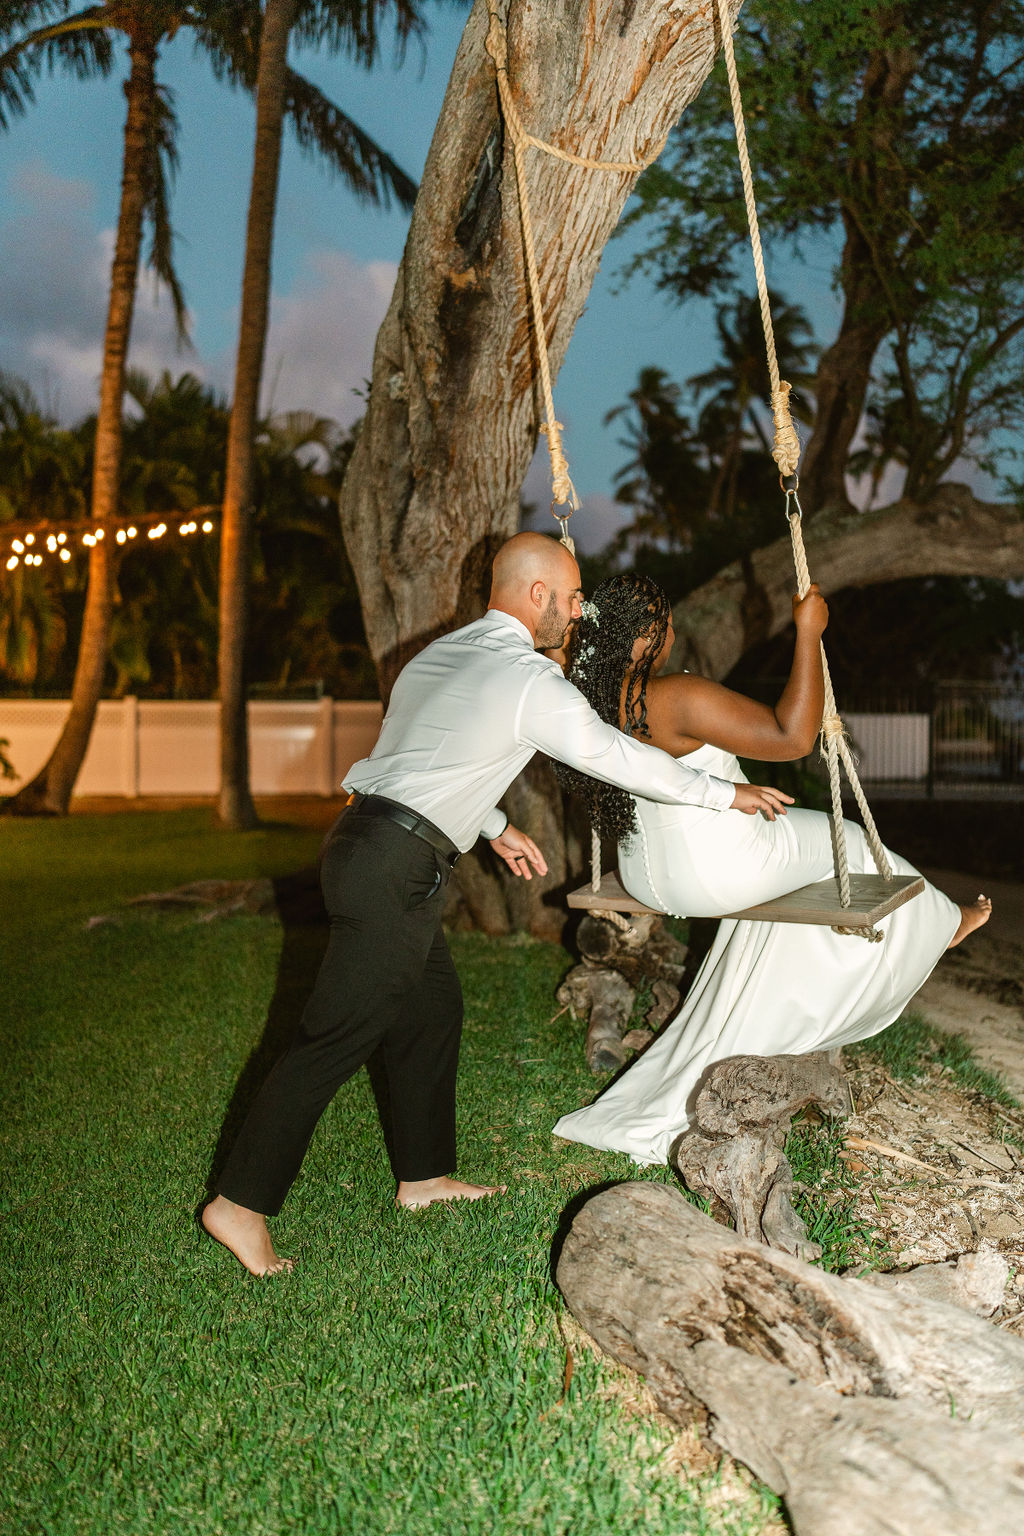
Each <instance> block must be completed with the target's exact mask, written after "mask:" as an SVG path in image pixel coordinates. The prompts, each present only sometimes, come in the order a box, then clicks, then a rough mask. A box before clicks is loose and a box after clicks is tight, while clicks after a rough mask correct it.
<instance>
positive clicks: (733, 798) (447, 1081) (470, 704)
mask: <svg viewBox="0 0 1024 1536" xmlns="http://www.w3.org/2000/svg"><path fill="white" fill-rule="evenodd" d="M581 597H582V593H581V591H580V573H579V568H578V566H577V564H576V561H575V560H574V559H573V557H572V556H571V555H570V553H569V551H568V550H567V549H566V548H565V546H564V545H562V544H559V543H556V542H555V540H553V539H550V538H547V537H545V536H544V535H543V534H537V533H521V534H517V535H516V537H515V538H513V539H510V540H509V541H508V543H507V544H505V545H504V546H503V547H502V548H501V549H500V550H499V552H498V555H497V558H496V559H495V562H494V569H493V583H492V587H491V597H490V606H489V610H488V612H487V613H486V614H485V615H484V617H483V618H482V619H478V620H476V622H475V623H472V624H468V625H466V626H465V628H464V629H460V630H457V631H456V632H455V633H454V634H451V635H445V636H443V637H442V638H441V639H440V640H435V641H434V642H433V644H432V645H428V646H427V647H426V649H425V650H423V651H421V652H420V654H419V655H418V656H417V657H415V658H414V659H413V660H412V661H411V662H410V663H409V665H408V666H407V667H406V668H405V669H404V670H403V672H402V673H401V675H400V676H399V678H398V681H397V682H396V684H395V688H394V692H393V694H392V696H391V702H390V705H389V707H388V711H387V714H386V716H385V719H384V724H383V726H382V727H381V733H380V737H379V739H378V741H377V745H376V746H375V747H374V749H373V751H372V753H371V754H370V756H369V757H368V758H364V759H363V761H362V762H359V763H356V764H355V765H354V767H353V768H352V769H350V771H349V773H348V774H347V776H346V778H345V784H344V787H345V788H346V789H348V790H350V791H351V792H352V799H351V802H350V805H349V808H348V809H347V810H346V811H345V812H344V814H343V815H342V816H341V817H340V818H339V820H338V822H337V823H336V824H335V826H334V828H333V829H332V831H331V833H330V835H329V838H328V842H327V846H326V850H325V853H324V858H323V868H322V875H321V880H322V885H323V891H324V899H325V902H326V905H327V910H328V913H329V915H330V919H331V934H330V940H329V942H328V947H327V953H326V955H325V957H324V962H323V965H322V966H321V969H320V973H319V975H318V977H317V980H316V985H315V986H314V989H313V993H312V995H311V997H310V999H309V1002H308V1003H307V1005H306V1009H305V1012H304V1013H303V1016H302V1020H301V1023H300V1025H299V1029H298V1032H297V1035H296V1038H295V1040H294V1041H293V1043H292V1045H291V1046H290V1047H289V1049H288V1050H287V1051H286V1052H285V1054H284V1056H282V1058H281V1059H280V1061H279V1062H278V1063H277V1065H276V1066H275V1067H274V1069H273V1071H272V1072H271V1074H270V1076H269V1077H268V1078H267V1081H266V1082H265V1084H264V1085H263V1087H262V1089H261V1090H260V1092H259V1094H258V1095H257V1097H256V1099H255V1101H254V1102H253V1105H252V1108H251V1109H250V1111H249V1114H248V1116H247V1118H246V1120H245V1123H244V1124H243V1126H242V1129H241V1131H240V1133H239V1136H238V1140H237V1141H236V1143H235V1145H234V1148H233V1149H232V1152H231V1156H230V1157H229V1159H228V1162H227V1164H226V1166H225V1168H224V1170H223V1173H222V1174H221V1176H220V1180H219V1184H218V1194H217V1196H216V1198H215V1199H214V1200H213V1201H211V1203H210V1204H209V1205H208V1206H207V1207H206V1209H205V1210H204V1211H203V1216H202V1220H203V1224H204V1226H205V1227H206V1230H207V1231H208V1232H209V1233H211V1235H212V1236H213V1237H215V1238H217V1239H218V1240H219V1241H220V1242H222V1243H223V1244H224V1245H225V1246H226V1247H227V1248H229V1249H230V1250H231V1252H232V1253H233V1254H234V1255H235V1256H236V1258H238V1259H239V1260H240V1262H241V1263H242V1264H244V1265H245V1267H246V1268H247V1269H248V1270H249V1271H250V1272H251V1273H252V1274H254V1275H265V1274H274V1273H276V1272H278V1271H280V1270H282V1269H290V1268H291V1261H290V1260H288V1259H282V1258H279V1257H278V1255H277V1254H276V1253H275V1251H274V1247H273V1244H272V1242H271V1240H270V1235H269V1233H268V1231H267V1224H266V1218H267V1216H272V1215H276V1214H277V1212H278V1210H279V1209H280V1207H281V1204H282V1203H283V1201H284V1198H285V1196H286V1195H287V1193H288V1190H289V1189H290V1188H291V1185H292V1183H293V1181H294V1179H295V1177H296V1175H297V1174H298V1171H299V1168H300V1166H301V1164H302V1159H303V1157H304V1155H305V1152H306V1148H307V1146H308V1145H309V1141H310V1138H311V1136H312V1134H313V1131H314V1130H315V1128H316V1124H317V1121H318V1120H319V1118H320V1116H321V1114H322V1113H323V1111H324V1110H325V1109H326V1107H327V1105H328V1104H329V1103H330V1101H331V1099H332V1098H333V1097H334V1094H335V1093H336V1092H337V1090H338V1088H339V1087H340V1086H341V1084H342V1083H343V1082H345V1081H346V1080H347V1079H348V1078H349V1077H351V1076H352V1075H353V1073H355V1072H357V1071H358V1070H359V1068H360V1067H361V1066H363V1064H364V1063H365V1062H366V1061H367V1060H368V1058H369V1057H370V1055H371V1054H372V1053H373V1052H374V1051H375V1050H376V1049H377V1048H378V1047H383V1056H384V1068H385V1073H386V1077H387V1082H388V1096H389V1100H390V1113H391V1120H392V1124H391V1127H390V1129H391V1138H392V1143H393V1150H392V1161H393V1166H394V1170H395V1174H396V1177H397V1180H398V1192H397V1196H396V1202H397V1204H398V1205H400V1206H405V1207H409V1208H416V1207H420V1206H424V1205H429V1204H431V1202H432V1201H435V1200H478V1199H480V1198H481V1197H482V1196H484V1195H491V1194H494V1193H496V1192H497V1191H496V1189H495V1188H493V1187H488V1186H484V1185H479V1184H466V1183H463V1182H462V1181H461V1180H458V1179H455V1178H453V1177H452V1169H453V1168H454V1166H455V1076H456V1068H457V1064H458V1052H459V1037H460V1033H461V1028H462V994H461V989H460V986H459V980H458V977H457V975H456V974H455V968H454V965H453V964H452V959H451V955H450V954H449V952H448V946H447V944H446V942H445V938H444V933H443V931H442V927H441V914H442V911H443V908H444V898H445V888H446V886H447V883H448V877H449V875H450V873H451V869H452V867H453V865H454V864H455V862H456V860H457V859H458V857H459V855H460V853H464V852H465V851H466V850H467V849H469V848H471V847H472V846H473V844H474V843H475V842H476V840H477V837H480V836H482V837H484V838H486V839H487V840H488V841H489V842H490V845H491V847H492V848H493V849H494V851H495V853H497V854H498V856H499V857H500V858H502V859H503V860H504V861H505V863H506V864H507V865H508V867H509V869H510V870H511V871H512V873H513V874H515V875H521V876H524V877H525V878H526V879H527V880H529V879H531V878H532V876H531V866H532V868H533V869H534V870H536V871H537V873H538V874H541V875H543V874H546V873H547V865H546V864H545V862H544V857H543V855H542V853H541V851H540V849H539V848H538V847H537V845H536V844H535V843H534V842H533V841H532V840H531V839H530V838H529V837H527V836H526V834H525V833H523V832H520V831H519V830H518V829H517V828H515V827H513V826H510V825H509V823H508V818H507V817H506V816H505V815H504V813H503V812H502V811H499V810H497V809H496V804H497V801H498V800H499V799H500V798H501V796H502V795H503V794H504V792H505V790H506V789H507V788H508V786H509V784H510V783H511V782H512V780H513V779H514V778H515V776H516V774H518V773H519V772H520V770H521V769H522V768H523V767H524V766H525V765H526V763H527V762H529V760H530V758H531V757H532V756H533V754H534V752H535V751H538V750H540V751H543V752H547V753H548V754H549V755H550V756H552V757H557V758H560V759H562V760H563V761H565V762H567V763H571V764H572V765H573V766H574V767H577V768H581V769H583V770H584V771H585V772H587V773H589V774H592V775H594V777H596V778H600V779H605V780H607V781H608V782H611V783H614V784H619V785H621V786H622V787H623V788H625V789H629V790H633V791H635V792H637V793H640V794H644V795H646V796H648V797H649V798H652V799H655V800H665V801H668V802H675V801H683V802H689V803H695V804H698V805H704V806H710V807H713V808H715V809H717V810H722V811H725V810H728V809H730V808H735V809H738V810H742V811H746V812H748V813H749V814H753V813H754V812H755V811H763V812H764V813H765V814H766V815H767V816H769V817H771V818H773V819H774V817H775V815H776V814H777V813H779V812H781V813H783V814H784V812H785V806H784V804H783V802H784V801H788V800H789V797H788V796H786V795H782V794H780V792H779V791H778V790H774V789H766V788H761V787H759V786H757V785H753V784H730V783H727V782H726V781H725V780H722V779H715V778H712V777H710V776H709V775H708V774H705V773H700V772H698V771H696V770H694V769H692V768H688V767H686V766H685V765H684V764H681V763H677V762H676V761H675V760H674V759H673V758H671V757H669V756H668V754H667V753H665V752H661V751H659V750H658V749H657V748H655V747H649V746H645V745H644V744H643V743H641V742H637V741H633V740H632V739H631V738H629V737H627V736H625V735H623V733H622V732H621V731H617V730H615V729H614V728H613V727H612V726H610V725H606V724H605V723H604V721H602V720H601V719H600V718H599V717H598V715H597V714H595V712H594V711H593V710H592V709H591V707H590V705H589V704H588V703H587V701H586V700H585V699H584V697H583V695H582V694H581V693H580V692H579V691H578V690H577V689H576V688H575V687H573V685H572V684H571V683H570V682H568V681H567V680H566V678H565V677H564V676H563V675H562V673H561V670H560V669H559V667H558V666H557V664H556V663H555V662H554V661H551V660H550V659H549V658H548V657H546V656H544V655H542V654H541V651H542V650H545V649H557V648H558V647H559V646H561V645H562V643H563V641H564V639H565V636H566V632H567V630H568V629H569V626H570V625H571V624H572V623H573V622H574V621H575V620H576V619H578V618H579V616H580V611H581V610H580V601H581ZM790 803H791V802H790Z"/></svg>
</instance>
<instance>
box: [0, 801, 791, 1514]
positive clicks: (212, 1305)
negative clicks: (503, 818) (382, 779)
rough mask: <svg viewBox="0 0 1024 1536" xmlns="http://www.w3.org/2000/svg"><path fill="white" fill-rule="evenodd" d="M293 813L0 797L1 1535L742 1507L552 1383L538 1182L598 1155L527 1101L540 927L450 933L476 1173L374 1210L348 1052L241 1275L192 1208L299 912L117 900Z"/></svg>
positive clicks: (547, 1095) (591, 1366) (572, 1035)
mask: <svg viewBox="0 0 1024 1536" xmlns="http://www.w3.org/2000/svg"><path fill="white" fill-rule="evenodd" d="M317 841H318V838H317V836H316V834H313V833H309V832H306V831H296V830H294V829H291V830H289V829H281V828H277V829H267V830H263V831H260V832H257V833H254V834H247V835H234V834H228V833H223V832H218V831H212V830H211V829H210V827H209V824H208V817H207V814H206V813H205V812H201V811H195V812H191V811H190V812H179V813H173V814H159V815H158V814H154V815H149V814H139V815H132V816H124V817H120V818H119V817H76V818H73V819H71V820H70V821H61V822H41V823H25V822H0V870H2V874H0V880H2V893H3V909H4V922H3V932H2V935H0V967H2V974H3V988H2V1006H3V1013H4V1018H3V1036H2V1038H3V1050H4V1057H5V1059H4V1068H5V1071H4V1075H3V1090H2V1092H3V1099H4V1103H3V1107H2V1112H0V1144H2V1152H3V1158H4V1167H5V1169H6V1170H7V1175H6V1179H5V1181H4V1184H3V1187H2V1191H0V1213H2V1216H3V1228H4V1237H3V1243H4V1248H3V1253H4V1259H5V1273H6V1276H7V1285H6V1293H7V1294H6V1297H5V1302H4V1310H3V1319H4V1328H3V1332H4V1334H5V1335H6V1337H5V1338H4V1339H3V1340H2V1344H3V1353H4V1365H5V1368H4V1373H3V1374H4V1385H3V1388H2V1389H0V1391H2V1398H0V1448H2V1455H3V1461H4V1465H5V1469H6V1470H5V1478H4V1488H3V1498H2V1500H0V1509H2V1510H3V1511H5V1512H6V1513H5V1514H4V1513H0V1528H3V1529H8V1530H11V1531H12V1532H17V1533H18V1536H44V1533H45V1536H64V1533H82V1536H86V1533H89V1536H92V1533H96V1536H100V1533H102V1536H109V1533H111V1532H115V1533H127V1536H150V1533H153V1536H157V1533H159V1536H219V1533H229V1536H234V1533H239V1536H241V1533H245V1536H262V1533H268V1536H269V1533H277V1532H280V1531H282V1530H290V1529H294V1530H298V1531H303V1532H305V1531H309V1532H315V1533H316V1536H329V1533H334V1532H338V1533H349V1532H359V1533H363V1532H365V1533H368V1536H378V1533H389V1532H395V1533H402V1536H428V1533H435V1532H437V1533H444V1536H449V1533H451V1536H463V1533H465V1536H470V1533H472V1536H476V1533H480V1536H484V1533H488V1536H490V1533H499V1536H501V1533H519V1532H531V1533H532V1532H540V1533H545V1536H547V1533H551V1536H556V1533H558V1536H560V1533H572V1536H605V1533H609V1536H610V1533H612V1532H615V1533H620V1532H626V1531H632V1530H639V1529H643V1530H644V1532H645V1536H688V1533H694V1536H698V1533H708V1536H710V1533H721V1536H747V1533H753V1532H755V1531H757V1530H760V1529H761V1526H762V1524H763V1521H764V1519H765V1517H766V1515H767V1514H768V1513H769V1512H770V1511H772V1510H773V1509H774V1508H775V1501H774V1500H773V1499H772V1498H771V1496H770V1495H768V1494H765V1493H763V1492H761V1491H760V1490H757V1489H752V1490H751V1491H750V1494H749V1496H748V1497H747V1498H746V1499H744V1500H741V1501H740V1502H739V1503H731V1504H725V1505H723V1504H722V1503H721V1502H720V1501H719V1500H717V1499H715V1498H714V1497H713V1496H712V1495H713V1491H714V1484H715V1481H716V1480H715V1478H714V1477H713V1476H707V1475H705V1476H703V1477H702V1478H699V1479H696V1478H695V1479H693V1480H690V1481H683V1480H681V1479H680V1478H679V1477H678V1476H677V1475H676V1474H675V1473H673V1472H672V1471H671V1470H670V1468H669V1467H668V1466H667V1465H666V1463H665V1453H666V1451H667V1449H668V1447H669V1445H670V1443H671V1436H670V1435H669V1434H668V1433H666V1432H665V1431H664V1430H663V1429H662V1428H661V1427H659V1426H658V1425H657V1424H656V1423H650V1422H649V1421H646V1420H644V1419H641V1418H637V1417H636V1416H632V1415H630V1413H629V1412H628V1411H627V1409H626V1408H625V1407H624V1406H623V1402H622V1399H621V1396H620V1395H617V1394H616V1392H615V1391H614V1390H613V1387H614V1381H615V1375H614V1372H613V1371H612V1369H611V1368H610V1367H608V1366H607V1365H605V1364H604V1363H602V1362H599V1361H597V1360H595V1359H594V1358H592V1357H591V1355H590V1354H589V1353H581V1354H580V1355H579V1357H578V1358H577V1359H576V1360H575V1371H574V1374H573V1378H572V1384H571V1386H570V1388H569V1391H568V1394H567V1395H566V1397H565V1400H564V1401H561V1402H560V1399H561V1398H562V1385H563V1377H564V1372H565V1346H564V1344H563V1341H562V1338H561V1334H560V1332H559V1327H558V1324H559V1315H560V1309H561V1302H560V1299H559V1297H558V1294H557V1292H556V1290H555V1288H554V1286H553V1283H552V1280H551V1275H550V1263H551V1252H552V1243H553V1240H554V1238H555V1235H556V1233H557V1231H558V1229H559V1226H560V1223H561V1222H562V1221H563V1219H564V1212H565V1209H566V1206H567V1205H568V1204H569V1202H570V1201H572V1200H573V1199H574V1198H575V1197H576V1196H578V1195H579V1194H580V1192H581V1191H583V1190H586V1189H588V1188H591V1187H593V1186H595V1185H598V1184H600V1183H602V1182H604V1181H606V1180H611V1179H624V1178H633V1177H644V1176H649V1177H656V1178H665V1177H668V1175H667V1172H664V1171H661V1170H658V1171H656V1172H654V1173H653V1174H649V1175H641V1174H638V1172H637V1170H635V1169H633V1168H632V1167H631V1165H630V1164H629V1163H628V1162H627V1160H626V1159H625V1158H622V1157H617V1156H614V1155H610V1154H602V1153H597V1152H590V1151H588V1150H587V1149H583V1148H578V1147H571V1148H567V1147H565V1146H564V1145H562V1146H558V1147H556V1145H555V1144H554V1143H553V1142H552V1139H551V1137H550V1126H551V1124H552V1123H553V1121H554V1119H555V1117H556V1116H557V1115H558V1114H559V1113H561V1112H562V1111H564V1110H566V1109H568V1108H572V1107H575V1106H576V1105H577V1104H579V1103H582V1102H584V1101H586V1100H587V1099H589V1098H590V1097H591V1096H592V1094H593V1091H594V1083H593V1080H592V1078H591V1077H590V1075H589V1073H588V1072H587V1071H586V1068H585V1065H584V1063H583V1059H582V1049H581V1045H582V1042H581V1039H580V1035H579V1031H578V1030H577V1029H575V1028H573V1027H572V1026H570V1025H568V1023H567V1020H566V1019H565V1018H562V1019H559V1020H557V1021H556V1022H551V1019H552V1015H554V1014H555V1013H556V1011H557V1004H556V1003H555V1001H554V989H555V986H556V984H557V981H558V980H559V978H560V976H561V974H562V973H563V972H564V970H565V968H566V966H567V964H568V958H567V956H566V955H565V954H564V952H563V951H562V950H560V949H558V948H557V947H555V946H552V945H543V944H536V943H529V942H527V943H516V942H514V941H500V940H485V939H482V938H478V937H476V936H474V935H469V936H463V937H460V938H459V939H458V940H457V941H456V942H455V945H454V947H455V949H456V957H457V962H458V964H459V968H460V971H461V973H462V976H463V979H464V983H465V990H466V999H467V1024H466V1036H465V1044H464V1050H463V1063H462V1068H461V1072H460V1126H461V1138H460V1140H461V1157H460V1162H461V1167H462V1168H463V1170H464V1171H465V1172H466V1173H467V1174H468V1175H470V1176H471V1177H480V1178H484V1179H494V1180H498V1179H501V1180H504V1181H507V1182H508V1183H509V1185H510V1187H511V1193H510V1196H509V1197H508V1198H506V1199H504V1200H502V1201H501V1202H500V1204H499V1203H494V1204H481V1205H470V1206H464V1207H458V1206H456V1207H453V1208H450V1209H441V1208H436V1207H435V1208H433V1209H431V1210H428V1211H425V1212H423V1213H421V1214H418V1215H409V1214H407V1213H401V1214H400V1213H398V1212H397V1211H395V1210H394V1208H393V1205H392V1197H393V1185H392V1181H391V1178H390V1174H389V1172H388V1169H387V1165H386V1161H385V1158H384V1155H383V1150H382V1146H381V1137H380V1132H379V1128H378V1124H377V1118H376V1113H375V1108H374V1104H373V1100H372V1096H371V1093H370V1090H369V1084H368V1081H367V1079H366V1076H365V1074H361V1075H360V1076H359V1077H358V1078H356V1079H355V1080H353V1082H351V1083H350V1084H348V1085H346V1087H345V1088H344V1089H343V1090H342V1091H341V1093H340V1094H339V1095H338V1097H337V1099H336V1100H335V1102H334V1104H333V1105H332V1107H331V1109H330V1110H329V1111H328V1113H327V1115H326V1116H325V1119H324V1121H323V1123H322V1125H321V1127H320V1130H319V1132H318V1134H317V1137H316V1138H315V1140H314V1144H313V1147H312V1148H311V1151H310V1155H309V1157H308V1159H307V1162H306V1166H305V1169H304V1172H303V1174H302V1177H301V1178H300V1180H299V1182H298V1184H297V1185H296V1187H295V1189H294V1191H293V1193H292V1196H291V1198H290V1199H289V1201H288V1203H287V1205H286V1207H285V1211H284V1213H283V1214H282V1217H281V1218H280V1220H279V1221H278V1222H277V1223H276V1227H275V1236H276V1239H277V1241H278V1243H279V1246H280V1249H281V1251H283V1252H285V1253H290V1254H295V1255H296V1256H297V1257H298V1260H299V1264H298V1267H297V1269H296V1271H295V1273H294V1274H293V1275H292V1276H290V1277H282V1278H280V1279H275V1280H273V1281H270V1282H264V1281H257V1280H253V1279H251V1278H250V1277H248V1276H247V1275H245V1273H244V1272H243V1271H242V1270H241V1269H240V1267H239V1266H237V1265H236V1264H235V1263H234V1262H233V1261H231V1260H230V1259H229V1258H228V1256H227V1255H226V1254H225V1253H224V1251H223V1250H221V1249H219V1248H218V1247H216V1245H214V1244H213V1243H212V1242H210V1241H208V1240H205V1239H203V1238H201V1237H200V1235H199V1233H198V1231H197V1230H196V1228H195V1226H194V1225H193V1223H192V1220H191V1212H192V1209H193V1207H194V1206H195V1204H196V1202H197V1201H198V1200H199V1199H200V1198H201V1196H202V1194H203V1189H204V1182H205V1178H206V1174H207V1170H208V1167H209V1163H210V1158H211V1155H212V1152H213V1148H214V1146H215V1144H216V1141H217V1137H218V1132H219V1130H220V1127H221V1124H222V1121H223V1117H224V1114H225V1110H226V1107H227V1106H228V1104H229V1101H230V1099H231V1096H232V1092H233V1089H234V1087H235V1084H236V1081H237V1079H238V1076H239V1073H240V1072H241V1071H242V1069H243V1067H244V1066H245V1064H246V1062H247V1060H248V1059H249V1057H250V1055H251V1053H252V1052H253V1050H254V1048H255V1047H256V1046H257V1043H258V1042H259V1040H260V1037H261V1035H262V1033H263V1031H264V1027H265V1024H266V1023H267V1020H268V1016H269V1018H270V1020H271V1022H272V1025H273V1027H274V1029H275V1030H278V1031H281V1030H283V1029H284V1027H285V1026H286V1024H287V1023H288V1022H289V1020H290V1019H292V1018H294V1016H295V1013H296V1010H297V1009H298V1008H299V1007H300V1006H301V1001H302V997H303V995H304V993H305V990H306V988H307V986H308V984H309V980H310V976H311V973H312V970H313V968H314V966H315V964H316V962H317V958H318V954H319V951H320V947H321V945H322V943H323V933H322V931H321V930H320V929H317V928H298V929H288V930H284V931H282V929H281V928H279V927H278V926H277V925H276V924H273V923H271V922H269V921H267V920H265V919H259V918H252V917H232V918H227V919H222V920H220V921H217V922H213V923H196V922H194V921H191V920H189V919H188V918H187V917H186V916H181V915H174V916H170V917H166V916H165V917H158V916H155V915H153V914H152V913H146V912H132V911H127V912H122V913H121V916H120V921H119V922H118V923H117V924H116V925H113V924H111V925H103V926H100V927H96V928H93V929H92V930H87V929H86V927H85V919H86V918H87V917H89V916H91V915H94V914H96V913H104V912H110V911H112V910H114V909H117V908H118V906H119V904H120V903H121V902H123V900H124V899H125V898H126V897H127V896H129V895H131V894H134V893H139V892H142V891H148V890H153V889H160V888H163V887H166V886H171V885H175V884H179V883H181V882H183V881H185V880H188V879H195V878H199V877H201V876H210V875H228V876H244V875H253V874H275V873H286V872H288V871H290V870H293V869H295V868H297V867H299V866H301V865H302V864H306V863H309V862H311V861H312V858H313V855H314V853H315V849H316V845H317Z"/></svg>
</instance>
